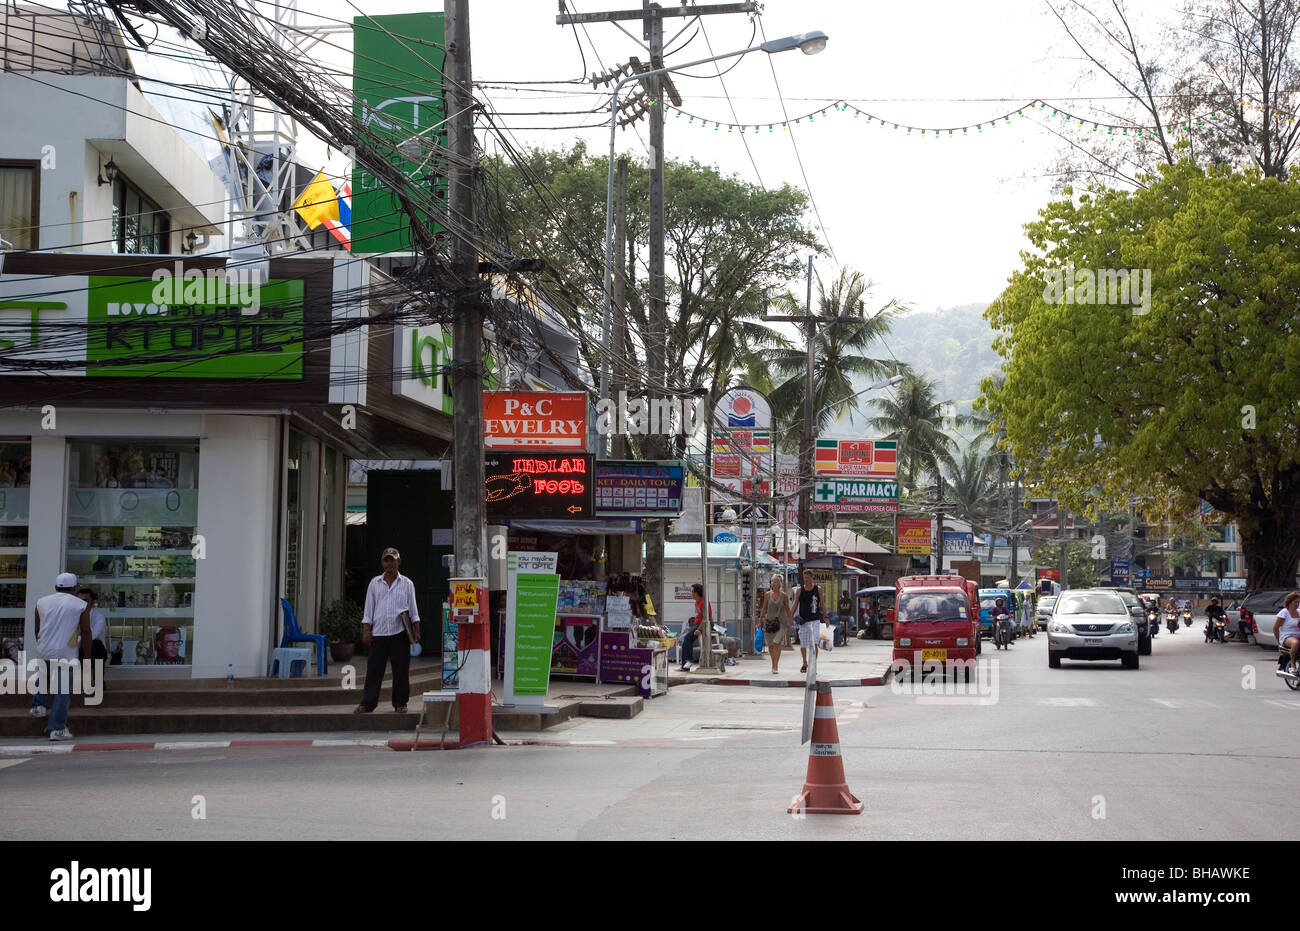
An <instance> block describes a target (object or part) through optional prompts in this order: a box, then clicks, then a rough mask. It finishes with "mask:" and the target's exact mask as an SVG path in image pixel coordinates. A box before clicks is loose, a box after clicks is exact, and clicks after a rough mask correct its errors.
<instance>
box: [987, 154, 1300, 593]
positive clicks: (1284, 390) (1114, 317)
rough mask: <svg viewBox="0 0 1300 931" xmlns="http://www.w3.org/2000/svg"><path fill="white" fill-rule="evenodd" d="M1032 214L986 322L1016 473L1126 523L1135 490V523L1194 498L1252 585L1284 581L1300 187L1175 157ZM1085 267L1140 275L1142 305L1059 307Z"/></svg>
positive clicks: (1298, 546) (1296, 522) (1299, 558)
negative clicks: (1130, 184)
mask: <svg viewBox="0 0 1300 931" xmlns="http://www.w3.org/2000/svg"><path fill="white" fill-rule="evenodd" d="M1067 193H1068V192H1067ZM1040 217H1041V219H1039V220H1038V221H1036V222H1033V223H1030V224H1028V225H1027V227H1026V230H1027V233H1028V237H1029V241H1030V243H1031V244H1032V246H1033V251H1032V252H1026V253H1023V254H1022V258H1023V261H1024V267H1023V268H1022V269H1020V270H1019V271H1017V272H1015V273H1014V274H1013V275H1012V277H1011V280H1010V283H1009V285H1008V287H1007V289H1006V290H1005V291H1004V292H1003V293H1002V295H1001V296H1000V297H999V298H998V299H997V300H996V301H995V302H994V303H993V304H992V305H991V306H990V307H989V309H988V311H987V316H988V318H989V320H990V322H991V323H992V324H993V325H994V326H995V327H996V328H997V329H998V330H1000V331H1001V332H1000V335H999V337H998V338H997V340H996V348H997V349H998V351H999V353H1001V354H1002V356H1003V357H1004V360H1005V361H1004V369H1005V371H1006V381H1005V383H1004V384H1003V385H1002V387H1001V388H997V387H996V386H995V385H993V383H992V381H991V380H986V381H985V391H986V394H987V399H988V401H989V403H991V404H995V405H997V406H998V408H999V409H1000V411H1001V412H1002V414H1003V416H1004V417H1005V422H1006V431H1007V442H1008V444H1009V447H1010V449H1011V451H1012V453H1013V455H1014V456H1015V457H1016V459H1017V461H1019V462H1021V463H1024V464H1026V465H1027V466H1028V467H1029V468H1031V469H1033V470H1034V471H1035V472H1036V473H1038V474H1039V476H1040V477H1041V478H1042V479H1043V481H1044V482H1045V483H1046V485H1047V486H1048V487H1051V488H1055V489H1057V490H1058V492H1059V494H1060V497H1061V499H1062V500H1063V501H1064V502H1065V504H1066V506H1068V507H1071V508H1072V509H1075V510H1089V509H1090V510H1092V511H1094V512H1095V511H1096V510H1098V509H1099V508H1101V507H1105V506H1109V507H1112V508H1114V509H1116V510H1121V509H1123V508H1124V507H1125V506H1126V504H1127V497H1128V495H1129V493H1130V491H1131V492H1132V493H1134V494H1135V495H1136V496H1137V497H1138V501H1139V512H1140V513H1147V514H1152V513H1162V512H1164V513H1168V512H1173V513H1178V512H1181V513H1194V512H1195V509H1196V508H1197V506H1198V499H1202V500H1204V501H1207V502H1209V504H1210V505H1212V506H1213V507H1214V508H1216V509H1218V510H1219V511H1220V512H1222V513H1223V514H1224V515H1226V516H1227V517H1228V518H1229V519H1231V520H1233V521H1235V522H1236V524H1237V527H1238V529H1239V531H1240V533H1241V544H1242V550H1243V554H1244V556H1245V561H1246V566H1247V571H1248V576H1249V582H1248V584H1249V585H1251V586H1252V587H1256V586H1290V585H1293V584H1294V582H1295V573H1296V567H1297V563H1298V562H1300V430H1297V428H1296V424H1297V422H1300V400H1298V399H1300V392H1297V390H1296V385H1297V384H1300V263H1298V262H1296V259H1295V257H1296V255H1297V250H1298V249H1300V185H1296V184H1294V183H1284V182H1282V181H1279V180H1277V179H1275V178H1265V177H1263V176H1262V175H1261V173H1260V172H1258V171H1252V172H1249V173H1245V174H1241V173H1234V172H1232V171H1230V170H1229V169H1227V168H1226V167H1222V166H1220V167H1214V168H1211V169H1208V170H1206V169H1202V168H1199V167H1198V166H1196V165H1195V164H1193V163H1192V162H1191V161H1190V160H1187V161H1183V162H1179V163H1178V164H1176V165H1173V166H1164V167H1162V169H1161V171H1160V175H1159V176H1158V177H1151V178H1147V179H1144V186H1143V187H1142V188H1140V189H1138V190H1136V191H1133V192H1127V191H1095V192H1092V193H1087V194H1081V195H1079V196H1078V197H1077V198H1076V197H1073V196H1071V197H1070V198H1069V199H1066V200H1061V201H1058V202H1054V203H1051V204H1049V205H1048V206H1047V207H1046V208H1044V209H1043V210H1042V211H1041V212H1040ZM1089 269H1112V270H1115V269H1134V270H1139V273H1140V274H1141V276H1142V277H1143V278H1144V279H1146V278H1147V275H1148V273H1149V279H1148V280H1149V282H1150V289H1149V300H1148V301H1145V302H1142V304H1140V305H1139V306H1134V305H1133V302H1132V295H1131V294H1130V302H1128V303H1123V304H1115V303H1080V302H1079V300H1078V299H1079V298H1086V297H1087V296H1088V295H1087V294H1086V290H1087V289H1086V288H1085V287H1083V286H1082V285H1080V286H1078V287H1077V288H1076V289H1075V290H1074V291H1072V292H1071V297H1073V298H1075V300H1074V302H1072V303H1067V302H1066V301H1065V300H1063V299H1062V298H1063V296H1064V293H1063V290H1062V288H1060V287H1058V286H1059V285H1063V284H1064V282H1065V281H1066V280H1067V277H1073V278H1074V279H1075V281H1076V283H1077V282H1079V281H1081V280H1086V278H1087V277H1088V276H1087V275H1083V276H1082V278H1081V276H1080V275H1078V274H1075V273H1074V271H1073V270H1083V271H1086V270H1089ZM1106 291H1107V293H1106V295H1105V298H1106V299H1110V298H1116V299H1118V298H1122V296H1123V295H1122V293H1120V292H1119V291H1118V288H1116V289H1114V291H1112V289H1110V288H1107V289H1106ZM1098 296H1099V295H1097V294H1096V293H1095V292H1094V294H1093V295H1092V298H1091V300H1092V301H1096V300H1097V298H1098Z"/></svg>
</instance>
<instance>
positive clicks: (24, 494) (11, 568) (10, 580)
mask: <svg viewBox="0 0 1300 931" xmlns="http://www.w3.org/2000/svg"><path fill="white" fill-rule="evenodd" d="M31 470H32V456H31V445H30V444H29V443H0V659H11V660H13V661H14V662H18V659H19V653H20V652H21V651H22V650H23V616H24V614H25V613H26V607H27V521H28V500H29V497H30V493H31V487H30V486H31Z"/></svg>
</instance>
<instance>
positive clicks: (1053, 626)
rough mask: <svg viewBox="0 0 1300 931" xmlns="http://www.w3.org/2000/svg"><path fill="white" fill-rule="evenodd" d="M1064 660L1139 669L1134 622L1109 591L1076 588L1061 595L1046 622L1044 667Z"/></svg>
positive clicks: (1135, 621)
mask: <svg viewBox="0 0 1300 931" xmlns="http://www.w3.org/2000/svg"><path fill="white" fill-rule="evenodd" d="M1063 659H1089V660H1095V659H1117V660H1120V661H1121V662H1122V663H1123V664H1124V668H1125V669H1137V668H1138V631H1137V620H1136V619H1135V618H1134V617H1133V616H1132V614H1130V613H1129V608H1128V605H1127V604H1125V602H1124V599H1123V598H1122V597H1120V595H1119V594H1118V593H1117V592H1115V591H1114V590H1113V589H1112V590H1107V589H1103V588H1076V589H1068V590H1066V591H1064V592H1061V595H1060V597H1059V598H1057V600H1056V605H1055V606H1054V608H1053V610H1052V617H1051V620H1049V621H1048V622H1047V665H1048V666H1050V667H1052V668H1053V669H1059V668H1060V666H1061V660H1063Z"/></svg>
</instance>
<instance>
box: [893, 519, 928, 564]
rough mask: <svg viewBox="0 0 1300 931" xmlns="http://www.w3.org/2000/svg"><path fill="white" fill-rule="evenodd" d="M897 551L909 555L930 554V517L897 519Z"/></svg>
mask: <svg viewBox="0 0 1300 931" xmlns="http://www.w3.org/2000/svg"><path fill="white" fill-rule="evenodd" d="M898 552H899V553H906V554H908V555H911V556H929V555H930V518H928V517H900V518H899V519H898Z"/></svg>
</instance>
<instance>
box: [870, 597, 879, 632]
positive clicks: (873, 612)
mask: <svg viewBox="0 0 1300 931" xmlns="http://www.w3.org/2000/svg"><path fill="white" fill-rule="evenodd" d="M879 631H880V602H879V601H878V600H876V599H874V598H873V599H872V600H871V607H870V608H868V609H867V639H868V640H875V639H876V635H877V634H878V633H879Z"/></svg>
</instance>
